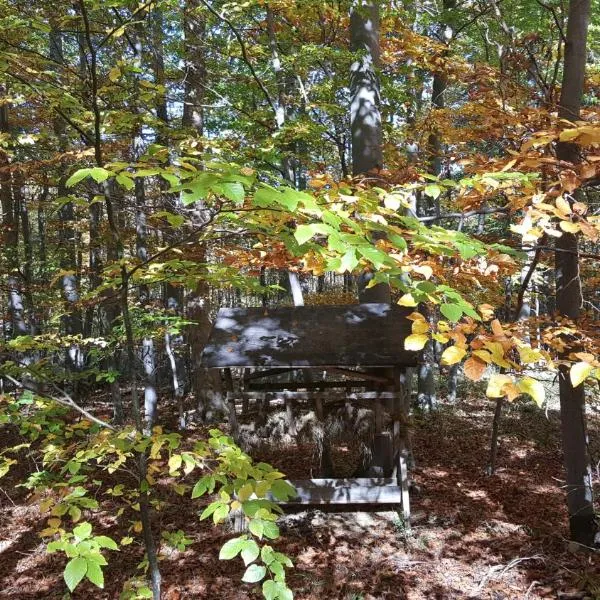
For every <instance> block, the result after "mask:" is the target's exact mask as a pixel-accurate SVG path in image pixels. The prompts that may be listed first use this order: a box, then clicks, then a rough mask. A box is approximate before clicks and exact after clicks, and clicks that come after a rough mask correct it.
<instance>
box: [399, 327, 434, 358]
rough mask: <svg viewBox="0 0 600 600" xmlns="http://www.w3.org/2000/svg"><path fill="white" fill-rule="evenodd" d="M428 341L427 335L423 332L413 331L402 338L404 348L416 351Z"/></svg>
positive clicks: (421, 348)
mask: <svg viewBox="0 0 600 600" xmlns="http://www.w3.org/2000/svg"><path fill="white" fill-rule="evenodd" d="M415 323H418V321H415ZM428 341H429V336H428V335H426V334H424V333H413V334H411V335H409V336H408V337H407V338H406V339H405V340H404V349H405V350H411V351H413V352H418V351H419V350H423V348H424V347H425V344H426V343H427V342H428Z"/></svg>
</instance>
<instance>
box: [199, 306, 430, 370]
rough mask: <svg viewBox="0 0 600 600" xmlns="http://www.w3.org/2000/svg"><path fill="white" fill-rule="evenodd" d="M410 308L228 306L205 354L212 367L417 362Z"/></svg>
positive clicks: (316, 365)
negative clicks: (410, 342)
mask: <svg viewBox="0 0 600 600" xmlns="http://www.w3.org/2000/svg"><path fill="white" fill-rule="evenodd" d="M410 312H411V311H410V309H406V308H404V307H399V306H397V305H390V304H357V305H347V306H298V307H294V308H274V309H264V308H256V309H253V308H248V309H243V308H223V309H221V310H220V311H219V313H218V314H217V319H216V321H215V324H214V326H213V329H212V332H211V334H210V337H209V340H208V343H207V344H206V346H205V348H204V351H203V353H202V364H203V366H205V367H208V368H226V367H261V366H262V367H296V368H312V367H360V366H362V367H391V366H394V365H415V364H416V363H417V360H418V356H419V353H417V352H410V351H407V350H406V349H405V348H404V339H405V338H406V337H407V336H408V335H410V332H411V322H410V321H409V320H408V319H407V318H406V316H407V315H408V314H409V313H410Z"/></svg>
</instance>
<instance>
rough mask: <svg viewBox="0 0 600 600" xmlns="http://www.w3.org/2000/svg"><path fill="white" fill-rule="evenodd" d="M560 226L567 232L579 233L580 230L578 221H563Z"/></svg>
mask: <svg viewBox="0 0 600 600" xmlns="http://www.w3.org/2000/svg"><path fill="white" fill-rule="evenodd" d="M559 227H560V228H561V229H562V230H563V231H566V232H567V233H577V232H578V231H579V225H578V224H577V223H571V221H561V222H560V223H559Z"/></svg>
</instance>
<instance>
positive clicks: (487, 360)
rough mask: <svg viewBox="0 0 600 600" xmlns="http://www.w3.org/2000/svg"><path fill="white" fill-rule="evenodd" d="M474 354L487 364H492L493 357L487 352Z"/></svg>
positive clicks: (474, 352)
mask: <svg viewBox="0 0 600 600" xmlns="http://www.w3.org/2000/svg"><path fill="white" fill-rule="evenodd" d="M473 354H474V355H475V356H477V357H478V358H480V359H481V360H482V361H483V362H485V363H488V364H489V363H491V362H492V355H491V354H490V353H489V352H488V351H487V350H474V351H473Z"/></svg>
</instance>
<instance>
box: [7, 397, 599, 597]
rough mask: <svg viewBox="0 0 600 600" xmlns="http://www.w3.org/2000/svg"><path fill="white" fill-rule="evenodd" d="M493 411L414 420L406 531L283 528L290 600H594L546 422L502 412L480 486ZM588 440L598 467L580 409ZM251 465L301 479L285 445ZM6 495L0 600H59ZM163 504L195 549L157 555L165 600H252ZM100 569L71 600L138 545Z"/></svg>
mask: <svg viewBox="0 0 600 600" xmlns="http://www.w3.org/2000/svg"><path fill="white" fill-rule="evenodd" d="M492 410H493V404H492V403H491V402H490V401H488V400H478V401H474V400H471V401H468V402H460V403H458V404H457V405H455V406H452V407H450V406H442V407H441V408H440V409H439V410H438V411H436V412H435V413H433V414H430V415H422V416H420V417H417V418H415V428H414V454H415V458H416V462H417V466H416V469H415V471H414V473H413V480H414V488H413V489H412V492H411V500H412V510H413V515H414V516H413V520H412V526H411V527H410V528H408V527H407V526H406V524H405V523H404V522H402V520H401V519H400V518H399V517H398V515H397V514H395V513H393V512H385V513H371V514H369V513H346V514H325V513H322V512H319V511H310V512H305V513H300V514H297V515H289V516H286V517H285V518H284V519H283V520H282V522H281V529H282V532H283V537H282V539H281V541H279V542H277V547H278V548H279V549H282V550H283V551H285V552H286V553H288V555H290V556H291V557H292V558H293V560H294V563H295V568H294V569H293V570H291V572H290V575H289V584H290V587H291V588H292V589H293V590H294V592H295V598H297V599H298V600H321V599H341V600H375V599H377V600H379V599H404V598H406V599H409V600H418V599H424V598H432V599H455V598H456V599H461V598H476V599H494V600H503V599H513V598H514V599H530V600H534V599H539V598H562V599H565V600H566V599H575V598H579V599H584V598H585V599H600V554H598V553H594V552H591V551H586V550H583V549H578V548H576V547H574V546H573V545H572V544H569V543H568V541H567V540H566V536H567V518H566V510H565V498H564V493H563V491H562V490H561V484H562V479H563V471H562V464H561V452H560V438H559V423H558V419H557V416H556V414H555V413H553V412H550V413H549V414H547V415H546V414H545V413H544V412H542V411H539V410H538V409H537V408H534V407H532V406H528V405H514V406H511V407H509V409H508V411H507V412H506V414H505V417H504V420H503V423H502V428H501V446H500V451H499V454H498V470H497V473H496V474H495V475H494V476H491V477H489V476H487V475H486V474H485V467H486V464H487V458H488V452H489V450H488V446H489V431H490V424H491V419H492ZM590 441H591V446H590V450H591V452H592V457H595V458H596V461H598V459H599V458H600V416H597V415H596V413H595V412H593V411H592V414H590ZM303 450H304V449H303ZM257 458H259V459H261V460H265V459H266V460H268V461H269V462H271V463H272V464H274V465H275V466H277V468H279V469H280V470H282V471H283V472H284V473H286V474H287V475H288V476H290V477H306V476H307V475H308V474H307V469H308V468H309V467H310V465H309V461H308V460H307V457H306V452H305V451H300V450H299V449H298V448H297V447H296V446H294V445H289V446H285V447H282V446H279V447H277V448H272V449H271V450H269V451H263V452H262V453H261V456H258V457H257ZM595 464H596V463H595ZM16 483H17V481H16V480H15V479H14V475H13V479H11V476H7V477H5V478H4V479H2V480H0V599H1V600H8V599H11V600H21V599H22V600H26V599H27V600H34V599H41V598H52V599H59V598H69V596H68V594H66V593H65V592H66V587H65V585H64V582H63V580H62V569H63V567H64V559H63V558H61V556H58V555H55V554H53V555H48V554H46V552H45V548H44V544H43V543H42V540H41V538H40V537H39V532H40V531H41V530H42V529H43V528H44V523H45V520H44V519H42V518H41V517H40V514H39V511H38V509H37V507H36V506H34V505H29V504H28V502H27V494H26V490H23V489H21V488H16V487H15V484H16ZM169 494H171V493H170V492H167V491H165V495H166V496H168V499H169V500H170V503H169V505H167V506H166V507H165V508H164V510H162V511H161V512H160V513H158V515H157V518H156V523H155V526H156V531H157V532H158V531H159V530H164V529H169V530H177V529H182V530H184V531H185V532H186V534H187V535H188V537H190V538H192V539H193V540H194V543H193V544H192V545H190V546H188V547H187V548H186V550H185V551H184V552H180V551H177V550H172V549H170V548H168V547H165V546H164V545H163V546H161V556H162V560H161V571H162V575H163V590H164V598H165V599H166V600H181V599H194V598H198V599H207V600H208V599H211V600H212V599H222V600H238V599H239V600H245V599H257V598H260V597H261V595H260V593H259V590H258V588H256V587H255V586H251V585H248V584H243V583H240V578H241V576H242V574H243V571H244V568H243V565H242V563H241V561H237V560H234V561H219V560H218V558H217V557H218V551H219V548H220V546H221V545H222V544H223V542H224V541H225V540H226V539H227V538H228V537H230V536H231V531H227V529H226V528H223V527H215V526H213V525H212V524H211V523H207V522H202V523H201V522H199V521H198V518H197V513H198V504H197V503H196V502H192V501H191V500H189V499H188V498H184V497H180V496H177V495H175V494H174V493H172V494H171V495H169ZM112 502H114V501H112ZM101 507H102V510H101V512H100V513H99V514H98V515H97V516H95V517H94V518H93V519H92V520H93V522H94V525H95V533H96V534H99V533H103V534H106V535H110V536H112V537H114V538H115V539H117V540H118V539H120V537H121V536H122V535H125V534H126V527H127V526H128V523H127V522H126V523H125V526H124V527H123V525H121V529H119V528H117V526H116V522H117V518H116V516H115V512H116V511H115V505H114V504H111V502H109V501H106V502H105V501H103V502H102V503H101ZM131 518H132V519H134V516H133V515H131ZM121 521H123V518H122V519H121ZM125 521H127V519H125ZM108 558H109V566H108V567H106V588H105V589H104V590H99V589H97V588H95V587H94V586H92V585H91V584H89V583H83V584H81V585H80V587H79V588H78V589H77V590H76V592H75V593H74V594H73V598H75V599H77V598H94V599H98V600H101V599H105V598H106V599H107V598H110V599H113V598H118V597H119V593H120V591H121V589H122V587H123V584H124V582H125V581H126V580H128V579H129V578H131V577H132V576H135V575H139V574H140V572H139V571H138V569H137V565H138V563H139V562H140V561H141V560H142V558H143V551H142V548H141V547H140V546H139V545H137V544H135V543H134V544H132V545H131V546H127V547H126V548H125V549H123V550H122V551H120V552H119V553H116V552H111V553H110V555H109V557H108Z"/></svg>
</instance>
